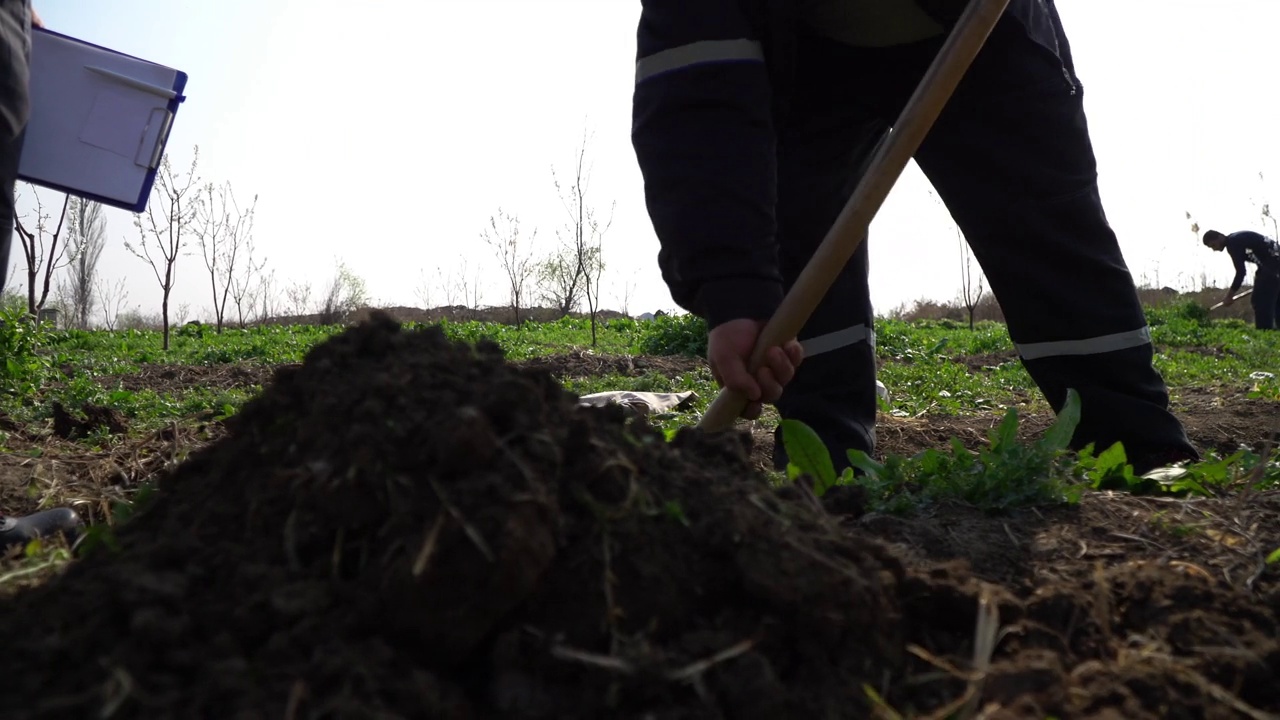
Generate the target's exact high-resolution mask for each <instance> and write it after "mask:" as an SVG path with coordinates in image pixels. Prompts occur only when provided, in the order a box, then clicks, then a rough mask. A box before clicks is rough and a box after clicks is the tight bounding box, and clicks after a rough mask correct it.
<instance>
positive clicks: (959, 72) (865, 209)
mask: <svg viewBox="0 0 1280 720" xmlns="http://www.w3.org/2000/svg"><path fill="white" fill-rule="evenodd" d="M1008 4H1009V0H970V2H969V5H968V7H967V8H965V11H964V14H963V15H962V16H961V17H960V19H959V21H957V23H956V26H955V28H954V29H953V30H952V31H951V34H950V35H949V36H948V37H947V40H946V42H945V43H944V44H943V46H942V49H941V50H939V51H938V56H937V57H936V58H934V60H933V63H932V64H931V65H930V66H929V69H928V71H927V72H926V73H925V75H924V77H923V78H921V80H920V84H919V85H917V86H916V89H915V92H914V93H913V94H912V95H911V98H910V100H908V101H907V104H906V107H904V108H903V109H902V112H901V114H899V115H898V121H897V122H896V123H894V125H893V128H892V130H891V131H890V132H889V134H888V135H887V136H886V138H885V140H884V141H883V142H881V143H880V145H879V146H877V147H876V151H875V154H874V155H873V156H872V158H871V163H870V164H869V165H868V166H867V170H866V172H865V173H864V174H863V176H862V179H861V180H860V181H859V183H858V186H857V188H855V189H854V191H853V195H851V196H850V197H849V201H848V202H847V203H845V206H844V209H843V210H842V211H841V212H840V215H839V216H838V217H837V218H836V220H835V223H834V224H833V225H832V226H831V229H830V230H829V231H828V232H827V235H826V237H825V238H824V239H823V240H822V244H821V245H819V246H818V249H817V250H815V251H814V253H813V257H812V258H810V259H809V262H808V264H807V265H805V268H804V270H803V271H801V273H800V276H799V277H798V278H796V281H795V283H794V284H793V285H792V286H791V290H790V291H789V292H787V294H786V296H785V297H783V298H782V304H781V305H779V306H778V310H777V312H775V313H774V314H773V317H771V318H769V322H767V323H765V326H764V328H763V329H762V330H761V331H760V335H759V337H758V338H756V345H755V348H754V349H753V350H752V352H751V358H750V359H749V361H748V363H747V368H748V369H749V370H750V371H751V372H752V373H754V372H755V371H756V370H758V369H759V368H760V363H761V361H762V360H763V358H764V353H765V351H766V350H768V349H769V348H771V347H776V346H779V345H782V343H784V342H786V341H787V340H788V339H790V338H793V337H795V336H796V335H798V334H799V333H800V330H801V329H802V328H803V327H804V324H805V323H806V322H808V320H809V316H810V315H812V314H813V311H814V309H816V308H817V307H818V303H819V302H821V301H822V298H823V297H824V296H825V295H826V294H827V291H828V290H830V289H831V285H832V283H834V282H835V280H836V277H837V276H838V275H839V274H840V271H841V270H842V269H843V268H844V266H845V265H846V264H847V263H848V262H849V258H850V257H852V256H853V253H854V252H856V251H857V249H858V246H859V245H861V244H862V241H863V238H865V237H866V234H867V230H868V228H869V227H870V226H871V220H872V219H873V218H874V217H875V215H876V213H877V212H878V211H879V210H880V206H881V205H882V204H883V203H884V201H885V198H886V197H888V195H889V191H890V190H892V189H893V186H894V184H895V183H897V181H898V177H899V176H900V175H901V174H902V171H903V170H904V169H905V168H906V166H907V163H908V162H909V161H910V160H911V158H912V157H913V156H914V155H915V153H916V150H917V149H918V148H919V147H920V143H921V142H922V141H923V140H924V138H925V135H927V134H928V132H929V129H930V128H931V127H933V123H934V121H935V120H937V118H938V115H939V113H941V112H942V108H943V107H944V106H945V105H946V104H947V101H948V100H949V99H950V98H951V94H952V93H953V92H954V91H955V88H956V85H958V84H959V82H960V79H961V78H962V77H964V74H965V72H966V71H968V69H969V65H970V64H971V63H972V62H973V58H974V57H975V56H976V55H977V54H978V51H979V50H981V49H982V46H983V44H985V43H986V41H987V37H988V36H989V35H990V34H991V30H992V29H993V28H994V27H995V24H996V22H997V21H998V20H999V19H1000V16H1001V15H1003V14H1004V10H1005V7H1006V6H1007V5H1008ZM746 406H747V398H746V396H744V395H743V394H742V393H739V392H736V391H733V390H731V389H729V388H727V387H725V388H721V390H720V393H719V394H718V395H716V397H715V399H714V400H712V401H711V405H709V406H708V407H707V412H706V413H705V414H703V416H702V420H701V421H699V423H698V427H699V428H701V429H704V430H709V431H713V432H715V431H719V430H727V429H729V428H730V427H732V426H733V423H734V421H735V420H736V419H737V418H738V417H739V416H740V415H741V414H742V411H743V410H744V409H745V408H746Z"/></svg>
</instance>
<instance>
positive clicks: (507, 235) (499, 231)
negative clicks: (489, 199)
mask: <svg viewBox="0 0 1280 720" xmlns="http://www.w3.org/2000/svg"><path fill="white" fill-rule="evenodd" d="M499 221H501V223H502V227H501V228H499V227H498V223H499ZM481 237H482V238H483V239H484V241H485V244H487V245H488V246H489V247H491V248H493V249H494V251H495V252H497V254H498V262H499V264H501V265H502V271H503V272H504V273H505V274H506V276H507V290H508V292H509V293H510V295H509V298H510V300H509V302H510V304H511V312H512V313H513V314H514V315H515V324H516V325H519V324H520V308H521V307H522V306H523V303H524V300H525V288H526V287H527V286H528V284H529V279H530V278H531V277H533V271H534V263H533V252H532V250H531V248H530V247H529V246H531V245H533V243H534V241H535V240H536V239H537V237H538V231H537V230H534V231H533V234H532V235H530V236H529V241H528V245H525V244H523V243H522V241H521V240H520V220H519V218H517V217H515V216H514V215H511V214H509V213H504V212H503V211H502V208H498V214H497V215H496V216H490V217H489V228H488V229H487V230H484V231H483V232H482V233H481Z"/></svg>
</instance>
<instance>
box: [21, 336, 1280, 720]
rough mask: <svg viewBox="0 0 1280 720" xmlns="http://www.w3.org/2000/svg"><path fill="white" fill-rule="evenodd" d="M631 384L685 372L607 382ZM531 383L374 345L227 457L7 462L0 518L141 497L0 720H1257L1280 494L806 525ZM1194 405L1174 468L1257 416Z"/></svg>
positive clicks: (904, 429)
mask: <svg viewBox="0 0 1280 720" xmlns="http://www.w3.org/2000/svg"><path fill="white" fill-rule="evenodd" d="M565 362H566V363H578V366H581V367H584V368H587V369H592V368H595V369H596V370H599V368H600V367H603V365H601V364H600V363H599V361H598V360H597V359H595V358H588V359H585V360H584V359H583V358H577V359H571V360H567V361H565ZM650 362H653V363H655V365H654V366H653V368H654V369H655V370H658V371H664V372H665V371H670V370H672V369H675V368H674V366H669V365H668V364H667V363H669V362H682V361H673V360H672V361H669V360H666V359H664V360H662V361H649V360H644V359H642V360H633V361H631V365H630V366H627V365H626V364H625V363H624V364H622V365H617V366H609V367H608V371H609V372H620V373H623V374H629V373H635V374H643V373H644V372H647V371H648V367H649V366H648V363H650ZM584 363H585V364H584ZM604 364H607V363H604ZM597 366H598V367H597ZM565 367H568V366H567V365H566V366H565ZM575 367H576V366H575ZM553 369H555V370H556V371H557V372H560V370H562V369H563V368H553V367H552V366H550V365H548V364H546V363H542V364H541V365H539V364H537V363H529V364H525V365H524V366H522V367H517V366H515V365H512V364H507V363H504V362H503V361H502V360H501V358H500V357H499V354H498V352H497V350H496V348H495V347H491V346H484V345H482V346H481V347H480V352H479V353H473V352H472V351H471V350H470V349H469V348H466V347H464V346H459V345H454V344H451V343H449V342H448V341H446V340H445V338H444V337H443V335H442V334H440V333H438V332H435V331H422V332H414V333H408V332H403V331H400V330H399V329H398V327H397V326H396V324H395V323H394V322H392V321H391V320H390V318H387V317H383V316H377V315H375V316H373V317H372V318H371V320H370V322H368V323H367V324H365V325H361V326H359V327H356V328H354V329H351V330H349V331H347V332H346V333H344V334H342V335H340V336H337V337H335V338H334V339H332V340H330V341H328V342H326V343H325V344H323V345H321V346H320V347H318V348H317V349H316V350H315V351H313V353H312V354H311V355H310V356H309V357H308V359H307V361H306V362H304V363H303V364H301V365H299V366H291V367H288V368H283V369H281V370H279V371H278V372H277V375H276V376H275V378H274V380H273V381H271V382H268V383H267V385H266V388H265V390H264V392H263V393H262V394H261V395H260V396H259V397H257V398H256V399H255V400H253V401H252V402H250V403H249V404H248V405H246V407H245V408H244V409H243V410H242V411H241V412H240V413H238V414H237V415H236V416H234V417H232V418H231V419H230V420H228V421H227V422H226V423H225V426H224V425H223V424H221V423H210V424H208V425H205V426H200V427H195V428H186V429H178V428H174V429H173V430H172V431H171V432H170V433H169V434H168V435H167V436H166V435H165V433H163V432H161V433H157V434H156V435H155V436H154V437H148V438H142V439H138V440H134V441H130V442H128V443H125V444H124V445H122V446H121V447H118V448H116V449H114V450H112V451H111V452H110V453H105V454H97V455H91V454H85V455H84V456H83V457H81V458H80V459H79V460H77V458H76V456H75V455H74V454H72V453H71V452H70V451H68V452H67V453H66V454H65V455H62V454H59V453H57V452H53V453H50V451H49V450H47V449H46V450H45V451H43V452H42V453H39V454H38V455H39V456H36V453H34V451H35V450H36V449H37V448H38V447H45V448H48V447H56V443H59V442H69V441H60V440H53V439H49V438H48V437H45V436H44V435H43V434H42V433H44V432H47V431H46V430H44V429H29V428H20V427H14V426H10V427H8V428H6V430H7V431H8V432H9V433H10V446H11V447H13V446H15V444H17V447H18V449H19V450H21V448H23V447H26V446H23V445H21V443H24V442H26V443H29V449H30V450H32V451H33V452H32V453H25V455H28V456H27V457H24V453H22V452H15V453H11V454H10V455H9V456H6V457H5V458H4V460H3V463H4V464H3V466H2V467H0V482H2V483H3V485H2V487H6V488H25V489H24V490H22V491H21V492H16V491H14V492H12V493H11V496H10V497H8V498H6V506H8V502H9V501H10V500H12V501H13V502H16V503H24V502H25V503H28V504H30V503H33V502H35V500H34V499H32V498H31V496H33V495H34V496H39V495H40V494H41V493H42V492H50V493H53V492H56V493H59V496H60V497H67V496H68V495H67V494H66V493H67V492H69V488H73V489H74V488H79V489H80V491H81V492H82V493H83V494H85V495H91V494H93V493H98V494H99V495H98V496H100V497H110V489H111V488H112V487H117V486H119V487H124V486H128V485H130V484H132V483H134V482H136V481H137V480H138V479H139V478H140V477H143V476H158V477H159V478H160V483H159V491H158V492H157V493H155V495H154V496H153V497H154V499H153V500H152V501H151V503H150V504H149V506H148V507H147V508H146V509H145V510H143V511H142V512H140V513H139V514H138V515H137V516H136V517H135V518H134V519H133V520H132V521H131V522H129V523H126V524H124V525H121V526H120V527H119V528H118V529H117V530H116V531H114V532H112V533H109V534H101V535H99V536H96V537H95V538H94V539H95V540H96V542H94V543H90V544H88V545H87V546H86V548H85V550H84V554H83V557H81V558H80V559H79V560H77V561H76V562H75V563H73V564H71V565H70V566H69V567H68V568H67V570H66V571H65V572H63V573H62V574H61V575H59V576H57V577H55V578H53V579H52V580H50V581H48V582H45V583H43V584H41V585H39V586H36V587H32V588H30V589H27V590H25V591H23V592H20V593H18V594H16V595H14V596H12V597H9V598H7V599H6V600H4V601H3V604H4V606H5V612H2V613H0V637H3V638H5V651H6V652H5V654H4V658H5V659H4V660H3V661H0V666H2V669H3V671H4V676H5V681H4V682H3V683H0V707H2V708H4V712H3V717H5V718H62V717H67V718H83V717H89V716H93V717H111V718H179V717H181V718H192V717H220V718H221V717H227V718H231V717H234V718H279V717H285V718H375V717H377V718H458V719H463V718H467V719H470V718H497V717H510V718H568V719H577V718H583V719H585V718H657V719H661V720H677V719H680V720H686V719H689V720H692V719H700V718H735V719H736V718H771V719H773V718H806V719H807V718H872V717H879V718H891V717H899V716H901V717H938V718H942V717H986V718H1037V719H1039V718H1045V717H1050V716H1052V717H1058V718H1098V719H1101V718H1108V719H1110V718H1125V719H1133V720H1145V719H1146V718H1211V719H1217V718H1223V719H1225V718H1269V717H1280V682H1277V675H1280V641H1278V640H1277V637H1278V630H1280V628H1278V626H1277V618H1278V617H1280V582H1278V581H1280V572H1277V570H1276V569H1274V568H1268V566H1267V565H1266V563H1265V562H1264V559H1265V556H1266V554H1267V553H1269V552H1270V551H1271V550H1273V549H1275V548H1277V547H1280V526H1278V525H1277V523H1276V522H1275V518H1276V515H1277V512H1280V494H1278V493H1257V494H1252V495H1248V496H1240V497H1234V498H1229V499H1225V500H1181V501H1179V500H1170V499H1165V498H1136V497H1129V496H1123V495H1115V494H1109V493H1098V494H1092V495H1089V496H1087V497H1086V498H1085V500H1084V501H1083V502H1082V503H1081V504H1080V505H1079V506H1076V507H1072V508H1035V509H1026V510H1018V511H1015V512H1011V513H1006V514H1003V515H988V514H983V513H978V512H976V511H973V510H971V509H967V508H961V507H941V508H935V509H933V510H932V511H930V514H928V515H925V516H919V517H912V518H909V519H902V518H894V517H887V516H879V515H874V514H866V513H858V512H852V513H849V514H844V515H840V514H833V513H830V512H828V511H827V510H825V509H824V508H823V506H822V505H821V504H820V503H819V502H818V501H817V499H816V498H814V497H813V496H812V495H811V494H809V493H808V492H807V491H805V490H804V489H803V487H798V486H790V487H786V488H781V489H775V488H773V487H771V486H769V485H768V484H767V482H766V481H765V479H764V478H763V477H762V476H761V475H759V474H758V473H756V472H755V471H754V470H755V468H754V466H753V465H754V463H755V462H757V461H758V458H759V456H758V453H759V452H760V451H761V447H760V443H758V442H755V440H754V439H753V438H752V437H751V436H750V435H747V434H745V433H744V434H738V435H731V436H726V437H720V438H714V439H709V438H704V437H701V436H700V435H699V434H698V433H696V432H693V431H690V430H686V431H682V433H681V434H680V435H678V436H677V438H676V439H675V440H674V441H673V442H672V443H670V444H668V443H666V442H663V439H662V436H661V434H660V433H658V432H657V431H654V430H650V429H648V428H646V427H644V426H642V425H637V424H634V423H631V422H628V421H626V420H625V419H624V417H623V416H622V414H621V411H619V410H616V409H586V408H579V407H577V406H576V405H575V403H574V402H573V401H572V398H571V397H570V396H568V395H567V394H566V393H564V392H563V391H562V390H561V389H560V387H559V385H558V384H557V383H556V382H555V381H554V378H553V375H552V374H551V371H552V370H553ZM172 380H173V378H158V379H155V380H147V381H145V382H156V383H163V382H171V381H172ZM1218 400H1219V398H1217V397H1214V396H1210V395H1208V394H1205V395H1204V396H1200V395H1198V394H1196V393H1184V394H1183V395H1182V397H1181V398H1180V400H1179V402H1180V403H1182V404H1183V407H1184V408H1185V409H1186V410H1187V411H1188V412H1192V413H1193V415H1194V417H1195V418H1196V419H1195V422H1194V423H1192V424H1190V428H1191V430H1192V433H1193V436H1194V438H1195V439H1196V441H1197V442H1198V443H1200V444H1201V445H1202V446H1205V445H1208V444H1213V445H1215V446H1219V444H1222V446H1223V447H1225V446H1232V447H1234V446H1235V445H1237V444H1240V443H1244V444H1252V443H1255V442H1260V441H1261V440H1262V439H1263V438H1264V434H1265V432H1266V431H1267V429H1268V427H1267V426H1269V425H1270V423H1264V422H1263V420H1267V419H1274V418H1275V417H1276V411H1277V409H1278V408H1277V407H1276V406H1275V404H1266V403H1263V404H1257V405H1255V404H1250V403H1251V402H1253V401H1245V400H1242V399H1240V398H1230V399H1229V400H1230V402H1226V403H1219V402H1218ZM1184 415H1185V414H1184ZM991 422H992V421H990V420H974V419H969V420H964V421H959V420H954V419H950V420H943V419H940V418H927V417H926V418H915V419H897V418H886V424H885V425H884V426H883V429H882V431H881V432H882V435H881V437H882V446H883V449H884V450H887V451H891V452H911V451H913V449H920V448H923V447H930V446H933V447H936V446H941V445H943V444H945V442H946V441H947V440H949V438H950V437H951V436H952V435H959V436H961V437H963V438H965V439H966V441H970V440H972V441H973V442H974V443H975V444H976V443H978V442H982V441H984V440H985V433H986V430H987V429H988V427H989V425H990V423H991ZM1045 422H1047V418H1039V419H1036V418H1032V419H1031V420H1029V421H1027V422H1025V423H1024V432H1035V431H1036V430H1037V429H1038V427H1043V423H1045ZM948 423H949V424H948ZM1037 423H1042V424H1040V425H1037ZM51 454H52V455H53V456H54V459H50V455H51ZM77 463H79V464H77ZM42 483H43V484H42ZM75 483H80V484H79V485H76V484H75ZM55 485H56V487H55ZM33 487H34V488H36V489H37V490H36V491H35V492H32V490H31V488H33ZM103 502H106V500H103ZM983 671H985V672H983ZM966 712H967V714H965V713H966ZM895 713H896V714H895Z"/></svg>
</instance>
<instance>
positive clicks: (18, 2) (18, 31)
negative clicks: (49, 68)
mask: <svg viewBox="0 0 1280 720" xmlns="http://www.w3.org/2000/svg"><path fill="white" fill-rule="evenodd" d="M30 59H31V0H0V143H8V142H9V141H11V140H13V139H14V138H15V137H16V136H17V135H18V133H19V132H20V131H21V130H22V129H23V128H25V127H26V125H27V117H28V116H29V115H30V114H31V100H30V95H29V94H28V92H27V82H28V80H29V76H30Z"/></svg>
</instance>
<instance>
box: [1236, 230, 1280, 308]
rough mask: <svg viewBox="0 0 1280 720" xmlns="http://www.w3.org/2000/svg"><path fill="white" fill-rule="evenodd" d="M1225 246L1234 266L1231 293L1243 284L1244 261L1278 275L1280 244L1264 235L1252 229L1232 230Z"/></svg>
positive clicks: (1279, 272)
mask: <svg viewBox="0 0 1280 720" xmlns="http://www.w3.org/2000/svg"><path fill="white" fill-rule="evenodd" d="M1226 246H1227V247H1226V250H1227V254H1228V255H1230V256H1231V262H1232V264H1234V265H1235V267H1236V276H1235V278H1234V279H1233V280H1232V281H1231V292H1232V293H1233V294H1234V293H1235V291H1237V290H1239V289H1240V286H1241V285H1243V284H1244V275H1245V267H1244V264H1245V262H1246V261H1247V262H1251V263H1253V264H1254V265H1257V266H1258V270H1259V271H1260V272H1266V273H1269V274H1272V275H1280V245H1277V244H1276V241H1275V240H1272V239H1271V238H1269V237H1267V236H1266V235H1263V234H1262V233H1256V232H1254V231H1252V230H1241V231H1240V232H1233V233H1231V234H1230V235H1228V236H1227V242H1226Z"/></svg>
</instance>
